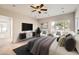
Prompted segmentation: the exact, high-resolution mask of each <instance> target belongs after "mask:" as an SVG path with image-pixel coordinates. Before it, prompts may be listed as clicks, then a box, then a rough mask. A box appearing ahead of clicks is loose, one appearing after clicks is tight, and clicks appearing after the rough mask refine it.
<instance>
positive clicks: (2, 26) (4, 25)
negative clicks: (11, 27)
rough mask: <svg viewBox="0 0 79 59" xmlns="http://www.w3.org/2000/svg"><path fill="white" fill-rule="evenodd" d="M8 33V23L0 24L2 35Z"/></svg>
mask: <svg viewBox="0 0 79 59" xmlns="http://www.w3.org/2000/svg"><path fill="white" fill-rule="evenodd" d="M5 32H7V23H6V22H0V33H5Z"/></svg>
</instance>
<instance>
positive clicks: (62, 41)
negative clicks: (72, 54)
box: [58, 35, 65, 47]
mask: <svg viewBox="0 0 79 59" xmlns="http://www.w3.org/2000/svg"><path fill="white" fill-rule="evenodd" d="M64 43H65V36H64V35H63V36H61V37H60V38H59V40H58V44H59V46H60V47H63V46H64Z"/></svg>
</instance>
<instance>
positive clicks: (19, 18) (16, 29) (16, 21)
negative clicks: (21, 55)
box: [0, 9, 39, 42]
mask: <svg viewBox="0 0 79 59" xmlns="http://www.w3.org/2000/svg"><path fill="white" fill-rule="evenodd" d="M0 15H4V16H9V17H12V18H13V42H16V40H17V38H18V35H19V33H21V32H22V31H21V23H22V22H24V23H32V24H33V31H34V30H35V29H36V28H37V27H38V25H39V23H38V21H37V20H36V19H34V18H31V17H27V16H24V15H21V14H19V13H15V12H11V11H8V10H5V9H0Z"/></svg>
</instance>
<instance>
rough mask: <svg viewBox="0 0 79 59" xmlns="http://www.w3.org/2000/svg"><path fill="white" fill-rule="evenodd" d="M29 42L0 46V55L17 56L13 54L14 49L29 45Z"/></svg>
mask: <svg viewBox="0 0 79 59" xmlns="http://www.w3.org/2000/svg"><path fill="white" fill-rule="evenodd" d="M28 42H29V41H23V42H18V43H8V44H5V45H3V46H0V55H16V54H15V53H14V52H13V49H15V48H17V47H20V46H22V45H25V44H27V43H28Z"/></svg>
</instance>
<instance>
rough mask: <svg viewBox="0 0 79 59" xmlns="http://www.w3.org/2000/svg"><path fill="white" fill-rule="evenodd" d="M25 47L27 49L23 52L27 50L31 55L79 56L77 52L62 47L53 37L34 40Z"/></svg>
mask: <svg viewBox="0 0 79 59" xmlns="http://www.w3.org/2000/svg"><path fill="white" fill-rule="evenodd" d="M23 47H27V48H23V50H25V51H26V50H27V51H28V52H29V53H30V54H31V55H78V53H77V52H76V51H70V52H69V51H67V50H66V49H65V48H64V47H60V46H59V44H58V42H57V38H56V37H52V36H47V37H44V36H42V37H36V38H32V39H31V41H30V42H29V43H28V44H27V45H25V46H23ZM19 48H22V47H19ZM17 51H18V50H17ZM21 51H22V50H21ZM21 51H20V52H21ZM25 53H27V52H25Z"/></svg>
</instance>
